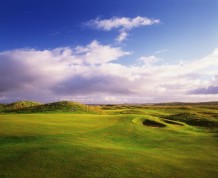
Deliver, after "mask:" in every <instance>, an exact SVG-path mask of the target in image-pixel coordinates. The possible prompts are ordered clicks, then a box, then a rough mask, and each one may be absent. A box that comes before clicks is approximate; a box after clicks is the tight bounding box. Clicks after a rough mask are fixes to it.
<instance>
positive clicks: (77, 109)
mask: <svg viewBox="0 0 218 178" xmlns="http://www.w3.org/2000/svg"><path fill="white" fill-rule="evenodd" d="M9 112H17V113H44V112H74V113H96V114H97V113H101V110H100V109H99V108H98V107H94V106H87V105H85V104H80V103H77V102H69V101H61V102H55V103H48V104H41V105H36V106H30V107H25V108H18V109H12V110H9Z"/></svg>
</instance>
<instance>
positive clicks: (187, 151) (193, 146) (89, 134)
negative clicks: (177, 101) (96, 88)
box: [0, 106, 218, 178]
mask: <svg viewBox="0 0 218 178" xmlns="http://www.w3.org/2000/svg"><path fill="white" fill-rule="evenodd" d="M135 109H137V110H138V111H140V112H138V111H133V113H132V114H131V110H134V108H131V109H129V108H126V109H125V108H119V109H116V108H114V106H113V108H111V110H110V109H109V108H107V109H106V110H105V111H106V112H107V114H102V115H99V114H69V113H55V114H53V113H50V114H43V113H41V114H1V115H0V178H6V177H11V178H29V177H31V178H39V177H40V178H41V177H49V178H50V177H64V178H67V177H90V178H93V177H110V178H111V177H113V178H116V177H125V178H126V177H137V178H138V177H139V178H140V177H143V178H145V177H151V178H152V177H154V178H156V177H160V178H161V177H163V178H166V177H178V178H180V177H181V178H183V177H187V178H189V177H190V178H191V177H199V178H201V177H202V178H207V177H208V178H211V177H217V176H218V170H217V167H218V152H217V147H218V135H217V130H216V129H214V127H213V128H211V129H210V128H209V127H202V126H196V125H189V124H187V123H185V122H183V121H182V120H181V119H180V120H178V118H177V119H176V120H173V117H171V118H169V117H168V119H166V118H163V117H162V116H172V115H175V114H179V113H181V112H186V111H185V110H182V109H178V108H173V107H171V108H168V109H166V108H165V109H161V108H159V109H155V108H135ZM125 111H126V112H125ZM189 111H190V112H195V114H196V115H201V116H203V115H204V114H205V112H206V110H204V111H203V110H202V109H201V110H198V108H191V109H190V110H189ZM209 111H210V112H209ZM208 112H209V114H208ZM126 113H128V114H126ZM206 115H209V117H208V119H209V120H213V122H216V121H217V117H216V116H217V115H216V110H214V111H211V110H207V112H206ZM180 117H181V116H180ZM200 118H204V119H205V117H200ZM189 119H191V118H189ZM145 120H150V121H151V122H152V123H154V122H155V123H159V124H164V126H165V127H161V128H160V127H152V126H149V125H143V122H144V121H145ZM165 121H168V122H165ZM170 121H171V122H174V123H171V122H170ZM175 123H177V124H175Z"/></svg>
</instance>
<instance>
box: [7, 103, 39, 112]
mask: <svg viewBox="0 0 218 178" xmlns="http://www.w3.org/2000/svg"><path fill="white" fill-rule="evenodd" d="M39 105H41V103H38V102H32V101H17V102H14V103H10V104H8V105H5V110H7V111H11V110H16V109H22V108H29V107H33V106H39Z"/></svg>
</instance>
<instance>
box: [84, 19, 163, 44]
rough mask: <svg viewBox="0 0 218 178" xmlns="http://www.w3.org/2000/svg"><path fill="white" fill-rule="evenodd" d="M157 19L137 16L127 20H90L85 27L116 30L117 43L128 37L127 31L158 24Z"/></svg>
mask: <svg viewBox="0 0 218 178" xmlns="http://www.w3.org/2000/svg"><path fill="white" fill-rule="evenodd" d="M159 23H160V20H159V19H150V18H147V17H141V16H137V17H135V18H127V17H120V18H119V17H113V18H111V19H99V18H97V19H95V20H90V21H89V22H87V23H86V25H88V26H90V27H92V28H94V29H99V30H103V31H111V30H114V29H116V30H118V31H119V33H120V34H119V36H118V37H117V38H116V40H117V41H118V42H122V41H124V40H125V39H126V38H127V36H128V33H127V32H128V31H130V30H131V29H133V28H137V27H140V26H150V25H154V24H159Z"/></svg>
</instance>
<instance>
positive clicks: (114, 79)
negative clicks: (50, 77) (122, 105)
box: [51, 74, 133, 95]
mask: <svg viewBox="0 0 218 178" xmlns="http://www.w3.org/2000/svg"><path fill="white" fill-rule="evenodd" d="M131 85H132V84H131V82H129V81H127V79H126V78H124V77H118V76H111V75H98V74H97V75H96V74H94V75H93V74H92V75H90V76H82V75H77V76H73V77H71V78H68V79H67V80H65V81H63V82H61V83H59V84H58V85H57V86H54V87H53V88H51V89H52V91H54V92H55V93H56V94H61V95H78V94H79V95H90V94H96V93H106V94H122V95H128V94H132V93H133V92H132V91H131Z"/></svg>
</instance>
